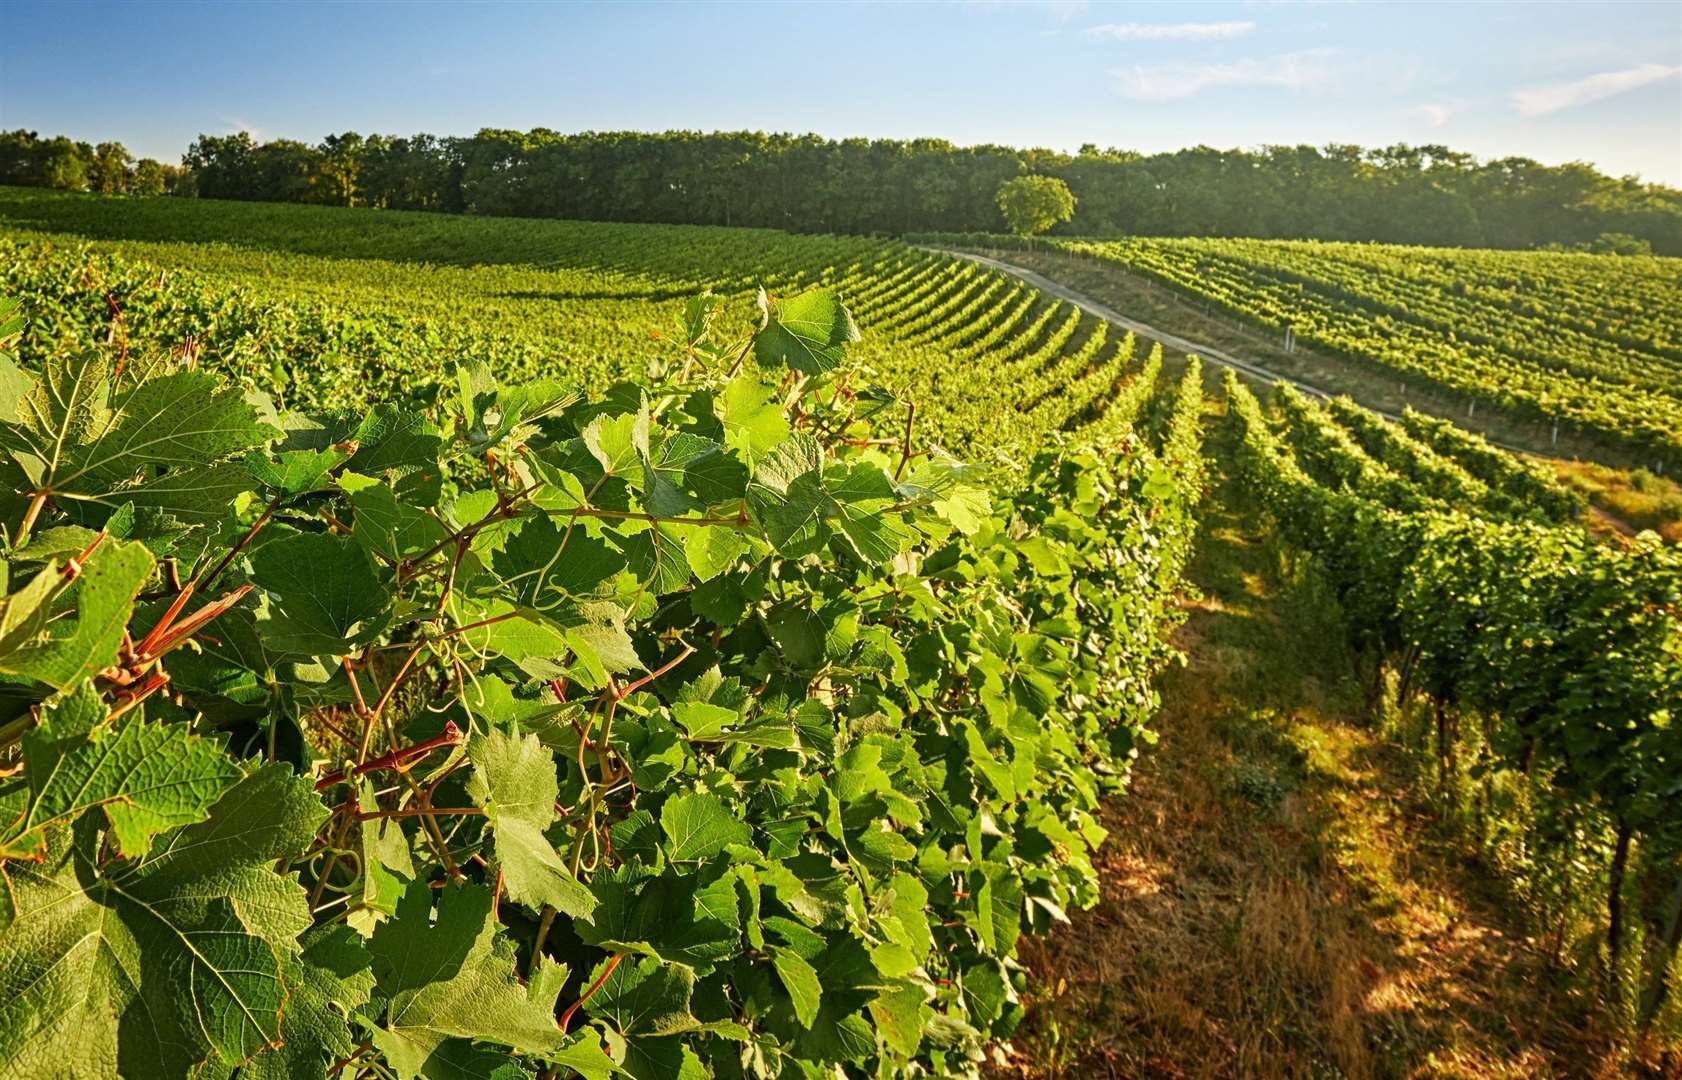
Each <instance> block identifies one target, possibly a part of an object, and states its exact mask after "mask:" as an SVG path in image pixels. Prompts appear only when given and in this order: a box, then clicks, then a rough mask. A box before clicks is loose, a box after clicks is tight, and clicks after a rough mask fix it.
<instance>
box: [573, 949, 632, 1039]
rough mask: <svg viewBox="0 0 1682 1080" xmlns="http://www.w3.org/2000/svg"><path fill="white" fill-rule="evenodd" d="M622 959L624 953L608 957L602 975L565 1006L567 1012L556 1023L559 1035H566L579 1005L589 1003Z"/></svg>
mask: <svg viewBox="0 0 1682 1080" xmlns="http://www.w3.org/2000/svg"><path fill="white" fill-rule="evenodd" d="M623 959H625V954H624V953H614V954H613V955H612V956H611V957H609V958H608V961H607V967H605V968H603V969H602V973H601V974H600V975H597V976H596V981H595V982H593V983H591V984H590V988H589V989H588V990H586V991H584V993H583V995H582V996H581V997H580V998H579V999H578V1000H577V1001H575V1002H573V1003H572V1004H571V1005H568V1006H567V1011H566V1012H564V1013H562V1014H561V1019H560V1020H559V1021H558V1026H559V1027H560V1029H561V1034H563V1035H565V1034H566V1030H567V1025H568V1024H570V1023H572V1014H573V1013H575V1012H577V1011H578V1007H579V1006H580V1005H582V1004H584V1003H585V1002H586V1001H589V1000H590V997H591V995H593V994H595V992H596V991H597V990H600V989H601V988H602V984H603V983H605V982H607V977H608V976H609V975H612V974H613V971H614V969H615V968H617V967H618V966H619V961H621V960H623Z"/></svg>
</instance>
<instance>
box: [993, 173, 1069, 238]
mask: <svg viewBox="0 0 1682 1080" xmlns="http://www.w3.org/2000/svg"><path fill="white" fill-rule="evenodd" d="M997 201H998V204H999V213H1001V214H1003V215H1004V219H1005V224H1006V225H1008V226H1009V227H1010V231H1011V232H1013V233H1015V234H1016V235H1017V236H1033V235H1034V234H1035V233H1042V232H1045V231H1046V230H1047V229H1049V228H1051V227H1052V226H1053V225H1061V224H1062V223H1063V222H1065V221H1068V220H1069V219H1070V218H1072V217H1074V216H1075V197H1074V196H1073V195H1071V194H1070V193H1069V185H1067V184H1065V183H1064V182H1063V181H1061V180H1059V179H1057V178H1056V177H1055V176H1018V177H1016V178H1015V179H1014V180H1006V181H1005V182H1004V183H1002V184H1000V185H999V191H998V195H997Z"/></svg>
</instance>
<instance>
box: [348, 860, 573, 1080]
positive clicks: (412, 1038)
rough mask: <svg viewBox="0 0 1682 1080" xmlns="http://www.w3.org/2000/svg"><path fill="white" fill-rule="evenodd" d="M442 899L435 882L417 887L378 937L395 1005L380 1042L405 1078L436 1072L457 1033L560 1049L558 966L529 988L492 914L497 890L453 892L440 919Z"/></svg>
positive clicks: (381, 969) (379, 959) (521, 1046)
mask: <svg viewBox="0 0 1682 1080" xmlns="http://www.w3.org/2000/svg"><path fill="white" fill-rule="evenodd" d="M432 895H433V890H432V888H431V886H430V885H428V884H427V883H426V882H425V881H420V882H416V883H415V884H413V885H411V886H410V887H409V889H408V891H407V892H405V893H404V894H403V899H402V901H401V902H400V903H399V904H398V905H397V915H396V916H395V917H394V918H391V919H388V920H386V921H385V922H383V923H381V924H380V926H379V928H378V929H376V930H375V931H374V936H373V938H372V940H371V941H370V942H369V948H370V950H371V951H372V953H373V957H374V976H375V978H376V980H377V981H378V985H379V990H380V993H382V994H384V995H385V996H386V997H387V998H388V999H389V1001H390V1004H389V1006H388V1007H387V1009H386V1015H385V1020H384V1023H383V1024H382V1025H381V1026H380V1028H379V1029H378V1030H377V1031H376V1032H375V1034H374V1042H375V1044H376V1045H377V1046H379V1048H380V1049H381V1050H382V1051H383V1052H384V1053H385V1055H386V1058H387V1060H388V1061H390V1062H391V1064H392V1065H393V1066H394V1067H395V1068H396V1069H397V1072H398V1075H399V1076H401V1077H404V1078H405V1080H407V1078H412V1077H415V1076H420V1075H423V1074H426V1075H430V1073H429V1072H428V1063H429V1061H430V1060H431V1059H432V1058H433V1057H434V1056H435V1055H439V1054H441V1053H442V1054H445V1055H448V1054H449V1053H450V1052H451V1051H450V1050H449V1048H448V1047H447V1046H446V1044H447V1043H448V1042H449V1041H450V1040H453V1039H476V1040H480V1041H484V1042H494V1043H501V1044H502V1045H504V1046H509V1047H512V1048H514V1049H516V1050H523V1051H525V1052H527V1053H538V1054H540V1053H545V1052H547V1051H550V1050H555V1049H558V1048H560V1047H561V1046H562V1045H563V1044H564V1043H565V1041H566V1038H565V1036H563V1035H562V1034H561V1031H560V1029H559V1028H558V1027H556V1025H555V999H556V998H557V997H558V996H559V991H560V985H561V983H562V981H564V980H563V979H562V978H561V977H560V975H559V973H558V972H556V971H554V970H552V962H550V961H547V960H545V961H543V964H544V965H545V966H546V967H548V968H551V970H544V971H540V972H539V973H534V976H533V978H532V980H531V985H530V986H529V987H527V986H522V985H521V984H520V981H519V979H518V978H517V976H516V971H515V969H516V965H517V957H516V955H515V948H514V943H513V942H512V941H511V940H509V939H508V938H507V937H504V936H502V935H499V934H498V933H497V923H496V920H494V919H492V918H491V891H490V890H489V889H487V888H483V887H480V886H462V887H457V888H450V889H445V890H444V891H443V894H442V896H441V897H440V898H439V904H438V917H437V921H436V922H434V921H433V918H432ZM539 976H541V977H539Z"/></svg>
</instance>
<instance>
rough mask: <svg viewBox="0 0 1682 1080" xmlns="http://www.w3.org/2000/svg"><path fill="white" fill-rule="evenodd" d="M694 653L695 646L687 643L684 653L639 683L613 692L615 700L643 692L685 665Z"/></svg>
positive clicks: (644, 677)
mask: <svg viewBox="0 0 1682 1080" xmlns="http://www.w3.org/2000/svg"><path fill="white" fill-rule="evenodd" d="M694 651H695V646H693V645H690V644H688V643H687V642H686V643H685V644H684V646H683V651H682V652H680V653H678V654H677V655H676V656H674V657H672V658H671V659H670V660H667V661H666V662H665V663H664V664H661V665H660V666H659V667H658V668H656V669H654V670H653V671H651V672H649V673H648V674H647V675H644V676H643V677H642V678H640V679H638V680H637V681H635V682H629V683H626V684H625V685H624V686H621V687H620V688H619V689H617V690H615V691H613V700H614V701H616V702H618V701H624V700H625V699H626V698H628V697H630V696H631V695H632V694H634V693H636V692H637V691H638V690H641V689H642V688H643V687H645V686H647V685H648V684H649V683H651V682H653V681H654V680H655V679H658V678H659V677H660V676H662V675H664V674H665V673H666V672H668V671H670V670H672V669H673V668H675V667H677V666H678V665H679V664H681V663H683V662H684V661H685V660H687V659H689V656H690V654H691V653H693V652H694Z"/></svg>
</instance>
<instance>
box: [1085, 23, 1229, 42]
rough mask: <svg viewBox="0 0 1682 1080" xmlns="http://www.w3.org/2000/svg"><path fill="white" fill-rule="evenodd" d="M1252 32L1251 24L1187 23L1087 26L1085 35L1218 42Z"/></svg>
mask: <svg viewBox="0 0 1682 1080" xmlns="http://www.w3.org/2000/svg"><path fill="white" fill-rule="evenodd" d="M1255 28H1256V24H1255V23H1253V22H1249V21H1247V20H1245V21H1235V22H1201V23H1199V22H1187V23H1104V24H1103V25H1102V26H1089V27H1087V28H1086V31H1085V32H1086V33H1087V34H1090V35H1091V36H1093V37H1108V38H1114V39H1116V40H1117V41H1220V40H1223V39H1225V38H1235V37H1243V36H1244V35H1245V34H1248V33H1249V32H1250V31H1252V30H1254V29H1255Z"/></svg>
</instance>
